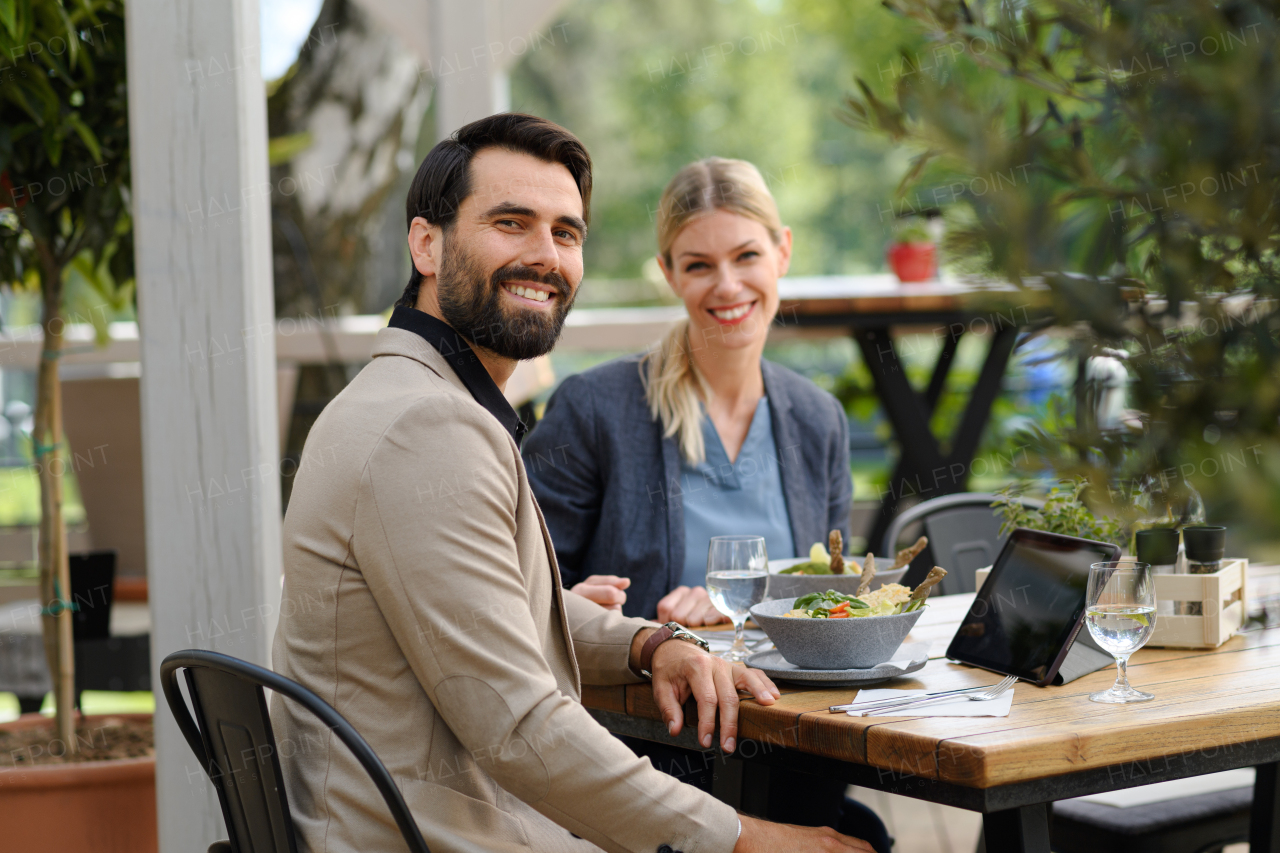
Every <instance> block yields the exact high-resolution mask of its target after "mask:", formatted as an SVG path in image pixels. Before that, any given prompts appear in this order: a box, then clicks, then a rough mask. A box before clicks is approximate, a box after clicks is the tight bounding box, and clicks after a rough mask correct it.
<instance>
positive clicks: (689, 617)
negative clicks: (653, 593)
mask: <svg viewBox="0 0 1280 853" xmlns="http://www.w3.org/2000/svg"><path fill="white" fill-rule="evenodd" d="M658 621H659V622H679V623H680V624H681V625H715V624H716V623H718V622H728V621H730V620H729V617H728V616H725V615H724V614H723V613H721V612H720V611H719V610H716V608H715V605H713V604H712V603H711V599H710V598H709V597H708V596H707V590H706V588H705V587H701V586H695V587H687V586H678V587H676V588H675V589H673V590H671V592H669V593H667V594H666V595H664V596H663V597H662V599H661V600H660V601H658Z"/></svg>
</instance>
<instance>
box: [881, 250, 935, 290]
mask: <svg viewBox="0 0 1280 853" xmlns="http://www.w3.org/2000/svg"><path fill="white" fill-rule="evenodd" d="M887 254H888V258H889V268H890V269H892V270H893V272H894V275H896V276H897V277H898V281H904V282H905V281H929V280H930V279H932V278H935V277H936V276H937V248H936V247H935V246H934V245H933V244H932V243H894V244H893V245H892V246H890V247H889V251H888V253H887Z"/></svg>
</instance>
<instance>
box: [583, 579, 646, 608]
mask: <svg viewBox="0 0 1280 853" xmlns="http://www.w3.org/2000/svg"><path fill="white" fill-rule="evenodd" d="M629 586H631V578H620V577H618V576H617V575H592V576H591V577H589V578H587V579H586V580H584V581H582V582H581V583H577V584H574V586H573V589H571V590H569V592H576V593H577V594H578V595H580V596H582V597H583V598H586V599H590V600H591V601H594V602H595V603H596V604H599V605H600V606H601V607H603V608H604V609H606V610H621V609H622V605H624V604H626V603H627V594H626V593H625V592H623V590H624V589H626V588H627V587H629ZM659 609H661V606H659Z"/></svg>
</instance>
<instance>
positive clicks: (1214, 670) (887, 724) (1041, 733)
mask: <svg viewBox="0 0 1280 853" xmlns="http://www.w3.org/2000/svg"><path fill="white" fill-rule="evenodd" d="M972 599H973V596H972V594H965V595H954V596H944V597H939V598H935V599H932V600H931V602H930V607H929V610H928V611H926V613H925V616H924V617H922V618H921V620H920V622H918V623H917V625H916V628H915V630H914V631H913V632H912V635H911V636H910V637H908V640H907V641H908V642H912V641H922V640H927V641H929V642H930V643H931V644H932V646H931V656H933V655H936V654H941V653H942V652H943V651H944V650H945V648H946V644H947V643H948V642H949V641H950V639H951V636H952V635H953V634H954V632H955V628H956V626H957V624H958V622H959V620H960V618H961V616H962V614H963V613H964V611H965V609H966V608H967V607H968V606H969V602H970V601H972ZM1278 667H1280V627H1273V628H1267V629H1259V630H1255V631H1251V632H1249V633H1245V634H1241V635H1237V636H1236V637H1233V638H1232V639H1231V640H1229V641H1228V642H1227V643H1226V644H1225V645H1223V646H1221V647H1220V648H1218V649H1216V650H1212V651H1186V650H1175V649H1143V650H1140V651H1139V652H1138V653H1137V654H1136V655H1134V656H1133V658H1132V660H1131V662H1130V664H1129V675H1130V680H1131V681H1132V682H1133V684H1134V685H1135V686H1137V687H1138V688H1140V689H1143V690H1146V691H1149V692H1151V693H1154V694H1155V695H1156V698H1155V700H1153V701H1151V702H1149V703H1145V704H1141V705H1126V706H1114V705H1100V704H1096V703H1093V702H1090V701H1089V699H1088V694H1089V693H1091V692H1094V691H1097V690H1104V689H1106V688H1107V687H1108V686H1110V684H1111V682H1112V681H1113V680H1114V677H1115V671H1114V670H1113V669H1107V670H1104V671H1102V672H1097V673H1094V674H1092V675H1088V676H1085V677H1083V678H1080V679H1078V680H1076V681H1074V682H1072V683H1071V684H1068V685H1064V686H1061V687H1047V688H1036V687H1033V686H1030V685H1027V684H1019V685H1018V686H1017V688H1016V690H1015V695H1014V701H1013V709H1012V711H1011V713H1010V715H1009V716H1008V717H1003V718H983V717H958V718H957V717H952V718H947V717H935V718H919V719H908V718H893V717H871V718H866V717H850V716H848V715H845V714H831V713H829V712H828V710H827V709H828V707H829V706H831V705H835V704H838V703H842V702H848V701H850V700H851V699H852V698H853V696H854V694H855V692H856V691H855V690H853V689H834V690H806V689H794V688H785V687H784V689H783V695H782V698H781V699H780V700H779V701H778V702H776V703H775V704H773V705H770V706H762V705H759V704H757V703H755V702H754V701H751V700H744V702H743V704H742V707H741V715H740V733H739V737H740V742H739V746H738V750H737V753H736V754H735V755H734V756H731V757H726V756H724V755H722V754H719V753H713V754H712V755H711V757H710V758H709V760H714V761H716V762H717V772H716V779H715V786H714V793H715V794H716V795H717V796H718V797H720V798H721V799H724V800H725V801H726V802H729V803H730V804H732V805H734V806H735V807H737V808H740V809H742V810H743V811H746V812H748V813H756V814H759V813H762V804H763V803H764V802H765V801H766V798H767V793H768V784H769V768H771V767H788V768H791V769H795V770H800V771H804V772H808V773H812V774H815V775H818V776H826V777H829V778H836V779H840V780H843V781H845V782H847V783H850V784H854V785H859V786H862V787H866V788H876V789H879V790H882V791H887V792H889V793H892V794H901V795H904V796H908V797H914V798H917V799H922V800H931V801H933V802H937V803H942V804H945V805H949V806H956V807H959V808H964V809H969V810H972V811H977V812H980V813H982V814H983V827H984V832H985V837H986V849H987V850H988V851H990V853H997V852H998V851H999V852H1000V853H1002V852H1003V851H1038V853H1048V850H1049V830H1048V819H1049V808H1050V807H1049V804H1050V803H1052V802H1053V801H1055V800H1061V799H1067V798H1070V797H1079V796H1084V795H1086V794H1093V793H1099V792H1103V791H1112V790H1117V789H1121V788H1131V787H1136V786H1139V785H1148V784H1151V783H1154V782H1164V781H1169V780H1172V779H1181V778H1185V777H1188V776H1198V775H1202V774H1205V773H1214V772H1218V771H1221V770H1231V769H1235V768H1239V767H1251V766H1253V767H1257V781H1256V783H1255V789H1254V805H1253V812H1252V825H1251V845H1252V846H1251V848H1250V849H1251V850H1252V851H1253V853H1260V851H1267V853H1276V851H1280V832H1278V831H1277V826H1276V821H1277V814H1278V813H1280V787H1278V786H1277V768H1278V767H1280V763H1278V762H1280V678H1278V677H1277V675H1280V668H1278ZM996 680H998V678H997V676H995V675H994V674H992V673H989V672H985V671H983V670H978V669H972V668H969V667H966V666H962V665H958V664H953V663H949V662H947V661H945V660H942V659H934V660H930V661H929V663H928V664H927V665H926V667H925V668H924V669H923V670H921V671H920V672H918V673H915V674H914V675H911V676H907V677H904V678H901V679H898V680H896V681H894V682H892V683H891V684H889V685H887V686H893V687H901V688H916V689H927V690H945V689H950V688H953V687H966V686H970V685H978V684H989V683H993V682H995V681H996ZM583 702H584V704H586V705H587V707H588V708H589V709H590V710H591V713H592V715H593V716H595V717H596V719H597V720H599V721H600V722H601V723H603V724H604V725H605V726H607V727H608V728H610V729H611V730H613V731H615V732H618V733H620V734H628V735H632V736H636V737H642V738H646V739H649V740H656V741H662V742H665V743H674V744H676V745H679V746H684V747H687V748H689V749H698V746H697V743H696V741H695V739H694V736H693V734H692V733H693V732H694V727H693V725H692V724H690V725H687V726H686V727H685V729H684V730H683V731H682V732H681V735H680V736H679V737H677V738H674V739H673V738H670V737H669V736H668V735H667V734H666V729H665V727H664V726H663V725H662V723H661V721H660V719H659V715H658V711H657V707H656V706H655V704H654V702H653V694H652V691H651V689H650V688H649V686H648V685H632V686H628V687H625V688H624V687H604V688H601V687H589V688H585V690H584V696H583ZM686 714H687V715H688V718H689V719H690V720H692V719H693V718H695V717H696V709H695V708H694V707H693V706H692V705H690V706H689V707H688V708H687V709H686Z"/></svg>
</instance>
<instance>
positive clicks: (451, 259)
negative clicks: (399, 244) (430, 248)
mask: <svg viewBox="0 0 1280 853" xmlns="http://www.w3.org/2000/svg"><path fill="white" fill-rule="evenodd" d="M451 242H452V241H448V240H446V241H445V248H444V256H443V257H442V258H441V259H440V271H439V272H438V273H437V274H436V294H437V298H438V300H439V304H440V313H441V314H442V315H444V320H445V322H446V323H448V324H449V325H450V326H451V327H452V328H453V330H454V331H455V332H457V333H458V334H460V335H462V336H463V337H464V338H466V339H467V340H468V341H470V342H471V343H473V344H475V345H476V346H480V347H483V348H484V349H487V350H489V351H490V352H492V353H494V354H495V355H498V356H501V357H502V358H510V359H515V360H517V361H524V360H526V359H530V358H537V357H538V356H540V355H546V354H547V353H549V352H551V348H552V347H554V346H555V345H556V340H557V339H558V338H559V337H560V330H561V329H562V328H563V327H564V319H565V317H567V316H568V314H569V309H570V308H572V307H573V300H574V298H575V297H576V296H577V293H576V292H571V291H570V288H569V285H568V283H567V282H566V281H565V280H564V278H563V277H562V276H561V275H560V274H559V273H556V272H550V273H539V272H537V271H536V270H534V269H531V268H529V267H526V266H524V265H522V264H511V265H509V266H505V267H503V268H502V269H500V270H498V271H496V272H494V273H493V275H491V276H489V277H488V280H486V279H485V274H484V270H483V268H482V267H481V266H480V262H479V261H478V260H477V259H476V258H475V257H474V256H473V255H471V254H468V253H467V251H466V250H465V249H461V248H459V249H452V248H451V247H450V243H451ZM504 281H536V282H539V283H541V284H549V285H551V286H552V287H554V288H555V289H556V296H555V305H554V307H553V308H552V310H551V312H550V313H547V312H543V311H540V310H538V309H537V308H528V309H521V308H515V307H513V308H510V309H504V308H503V306H502V282H504Z"/></svg>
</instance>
